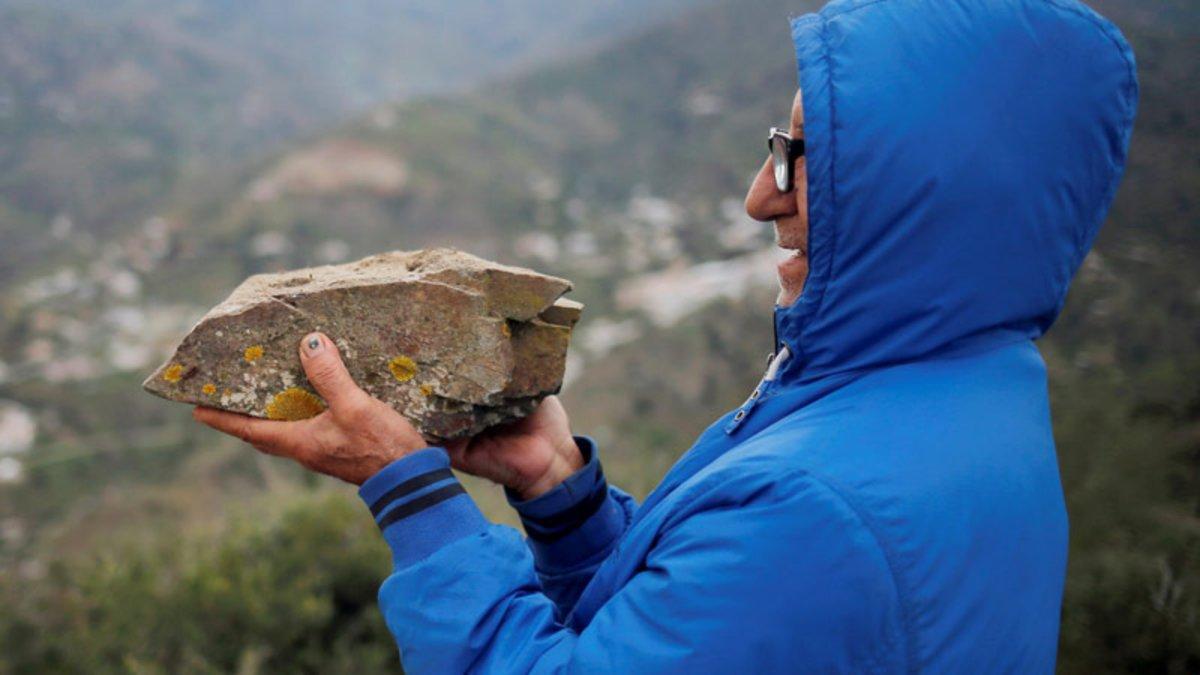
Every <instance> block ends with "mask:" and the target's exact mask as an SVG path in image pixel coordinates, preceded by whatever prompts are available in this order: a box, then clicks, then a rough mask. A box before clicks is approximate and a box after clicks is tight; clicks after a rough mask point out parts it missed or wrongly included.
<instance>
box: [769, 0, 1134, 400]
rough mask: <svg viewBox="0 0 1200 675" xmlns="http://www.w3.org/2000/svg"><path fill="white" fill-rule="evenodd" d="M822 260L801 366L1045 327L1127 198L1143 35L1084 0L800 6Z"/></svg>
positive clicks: (1026, 335) (780, 312)
mask: <svg viewBox="0 0 1200 675" xmlns="http://www.w3.org/2000/svg"><path fill="white" fill-rule="evenodd" d="M792 38H793V41H794V43H795V49H796V57H797V58H796V61H797V66H798V68H799V81H800V88H801V90H802V92H803V96H802V99H803V106H804V125H805V138H806V155H807V158H806V162H807V172H808V204H809V250H808V255H809V276H808V279H807V281H806V283H805V288H804V292H803V294H802V295H801V297H800V298H799V299H798V300H797V301H796V303H795V304H793V305H791V306H789V307H786V308H785V307H776V308H775V322H776V331H777V335H778V338H779V340H780V341H781V342H783V343H785V344H786V345H787V347H788V350H789V352H790V353H791V358H789V359H788V361H787V363H785V364H783V366H782V368H781V371H780V375H779V376H780V379H781V380H792V381H797V380H799V381H811V380H815V379H818V378H822V377H826V376H828V375H832V374H836V373H844V372H848V371H855V370H861V369H865V368H872V367H878V366H883V365H888V364H891V363H900V362H906V361H912V360H917V359H923V358H930V357H934V356H942V355H950V354H952V353H956V352H962V351H967V350H973V349H981V348H986V347H988V346H992V345H998V344H1002V343H1006V342H1013V341H1017V340H1027V339H1036V338H1038V337H1040V336H1041V335H1042V334H1043V333H1045V331H1046V330H1047V329H1048V328H1049V327H1050V325H1051V323H1053V321H1054V319H1055V317H1056V316H1057V315H1058V312H1059V310H1060V309H1061V307H1062V304H1063V300H1064V298H1065V295H1066V291H1067V286H1068V284H1069V282H1070V280H1071V277H1072V276H1073V275H1074V273H1075V270H1076V269H1077V268H1078V266H1079V264H1080V263H1081V262H1082V260H1083V257H1084V255H1086V253H1087V251H1088V249H1089V248H1090V246H1091V244H1092V241H1093V239H1094V238H1095V236H1096V233H1097V231H1098V230H1099V227H1100V224H1101V222H1102V221H1103V219H1104V216H1105V214H1106V213H1107V211H1108V208H1109V205H1110V204H1111V202H1112V198H1113V194H1114V192H1115V190H1116V187H1117V184H1118V182H1119V181H1120V178H1121V174H1122V172H1123V170H1124V166H1125V157H1126V152H1127V149H1128V145H1129V137H1130V132H1131V129H1132V125H1133V118H1134V114H1135V111H1136V107H1137V94H1138V84H1137V79H1136V74H1135V65H1134V57H1133V52H1132V50H1131V49H1130V47H1129V45H1128V43H1127V42H1126V41H1125V39H1124V37H1123V36H1122V35H1121V33H1120V32H1119V31H1118V30H1117V28H1116V27H1115V26H1113V25H1112V24H1111V23H1110V22H1109V21H1108V20H1106V19H1104V18H1103V17H1101V16H1099V15H1098V14H1096V13H1095V12H1093V11H1092V10H1091V9H1089V8H1087V7H1086V6H1084V5H1082V4H1080V3H1078V2H1074V1H1072V0H1011V1H997V0H936V1H935V0H835V1H834V2H831V3H829V4H828V5H826V6H825V7H824V8H823V9H822V10H821V11H820V12H818V13H815V14H807V15H804V16H801V17H798V18H795V19H793V20H792Z"/></svg>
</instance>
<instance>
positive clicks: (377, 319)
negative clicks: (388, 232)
mask: <svg viewBox="0 0 1200 675" xmlns="http://www.w3.org/2000/svg"><path fill="white" fill-rule="evenodd" d="M570 288H571V283H570V282H569V281H567V280H565V279H559V278H557V277H551V276H546V275H544V274H538V273H537V272H533V271H531V270H527V269H523V268H519V267H509V266H505V265H500V264H497V263H492V262H488V261H486V260H483V259H481V258H477V257H475V256H473V255H470V254H467V253H463V252H461V251H456V250H453V249H429V250H422V251H393V252H390V253H382V254H379V255H374V256H370V257H368V258H363V259H362V260H359V261H357V262H353V263H347V264H344V265H329V266H325V267H312V268H307V269H300V270H293V271H290V272H282V273H279V274H259V275H255V276H253V277H250V278H249V279H247V280H246V281H244V282H243V283H242V284H241V285H240V286H238V287H237V289H235V290H234V291H233V293H232V294H231V295H230V296H229V297H228V298H227V299H226V300H225V301H224V302H222V303H221V304H219V305H217V306H216V307H214V308H213V309H212V310H210V311H209V312H208V314H206V315H205V316H204V317H203V318H202V319H200V321H199V323H197V324H196V325H195V326H194V327H193V328H192V330H191V332H189V333H188V334H187V336H186V337H184V338H183V341H182V342H181V343H180V344H179V346H178V347H177V348H176V350H175V353H174V355H172V356H171V358H170V359H168V360H167V362H166V363H164V364H162V366H160V367H159V368H158V370H156V371H155V372H154V373H153V374H152V375H151V376H150V377H148V378H147V379H146V381H145V382H144V383H143V385H142V386H143V387H144V388H145V389H146V390H147V391H149V392H151V393H153V394H156V395H158V396H162V397H163V398H166V399H169V400H172V401H182V402H186V403H194V404H199V405H204V406H208V407H212V408H219V409H223V410H230V411H233V412H238V413H245V414H248V415H253V416H255V417H264V418H270V419H288V420H294V419H304V418H307V417H312V416H314V415H316V414H319V413H320V412H321V411H322V410H324V408H325V403H324V401H322V400H321V398H320V397H319V396H318V395H317V394H316V391H315V390H314V389H313V388H312V386H311V385H310V384H309V383H308V380H307V378H306V377H305V375H304V370H303V369H302V368H301V366H300V357H299V355H298V354H297V348H298V346H299V344H300V339H301V338H303V337H304V336H305V335H307V334H308V333H310V332H312V331H321V332H323V333H325V334H326V335H328V336H329V337H330V338H331V339H332V340H333V341H334V342H335V343H336V344H337V346H338V349H339V351H340V352H341V354H342V359H343V360H344V362H345V363H346V367H347V369H348V370H349V371H350V375H351V376H352V377H353V378H354V381H355V382H357V383H358V385H359V386H360V387H362V388H363V389H364V390H366V391H367V393H369V394H371V395H372V396H374V397H376V398H378V399H380V400H382V401H384V402H385V403H387V404H389V405H391V406H392V407H393V408H395V409H396V410H398V411H400V412H401V413H403V414H404V415H405V417H407V418H408V419H409V420H410V421H411V422H412V423H413V424H414V425H415V426H416V427H417V429H418V430H419V431H420V432H421V433H422V434H423V435H424V436H425V437H426V438H427V439H428V440H430V441H432V442H440V441H445V440H449V439H453V438H459V437H463V436H470V435H474V434H476V433H478V432H480V431H482V430H483V429H485V428H487V427H490V426H492V425H495V424H501V423H504V422H509V421H512V420H515V419H518V418H521V417H524V416H525V415H528V414H529V413H530V412H532V411H533V409H534V408H535V407H536V406H537V404H538V402H539V401H541V399H542V398H544V397H546V396H548V395H550V394H553V393H556V392H558V390H559V388H560V387H561V386H562V378H563V369H564V366H565V364H566V354H567V345H568V343H569V340H570V336H571V329H572V327H573V326H574V325H575V322H576V321H577V320H578V319H579V315H580V312H581V311H582V308H583V306H582V305H580V304H579V303H577V302H574V301H571V300H567V299H565V298H561V297H560V296H561V295H562V294H563V293H565V292H566V291H568V290H570Z"/></svg>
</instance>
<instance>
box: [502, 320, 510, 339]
mask: <svg viewBox="0 0 1200 675" xmlns="http://www.w3.org/2000/svg"><path fill="white" fill-rule="evenodd" d="M500 332H501V333H503V334H504V337H512V329H511V328H509V327H508V322H507V321H505V322H504V323H502V324H500Z"/></svg>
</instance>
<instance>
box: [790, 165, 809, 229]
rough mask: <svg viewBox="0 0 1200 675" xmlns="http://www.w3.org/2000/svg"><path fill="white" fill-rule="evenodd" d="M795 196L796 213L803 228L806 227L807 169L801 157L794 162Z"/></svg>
mask: <svg viewBox="0 0 1200 675" xmlns="http://www.w3.org/2000/svg"><path fill="white" fill-rule="evenodd" d="M793 194H794V195H795V198H796V214H797V215H798V216H799V217H800V221H801V222H802V223H804V226H805V228H807V227H808V169H807V167H806V166H805V162H804V160H803V159H801V160H799V161H797V162H796V189H795V190H794V191H793Z"/></svg>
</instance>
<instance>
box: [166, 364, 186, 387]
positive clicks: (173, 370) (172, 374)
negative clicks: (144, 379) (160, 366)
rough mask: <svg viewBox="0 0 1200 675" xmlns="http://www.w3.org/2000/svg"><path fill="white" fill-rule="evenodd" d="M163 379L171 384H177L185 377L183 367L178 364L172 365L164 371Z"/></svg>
mask: <svg viewBox="0 0 1200 675" xmlns="http://www.w3.org/2000/svg"><path fill="white" fill-rule="evenodd" d="M162 377H163V379H164V380H166V381H167V382H170V383H171V384H175V383H176V382H178V381H179V380H180V379H181V378H182V377H183V366H181V365H179V364H178V363H172V364H171V365H170V366H167V369H166V370H164V371H163V376H162Z"/></svg>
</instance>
